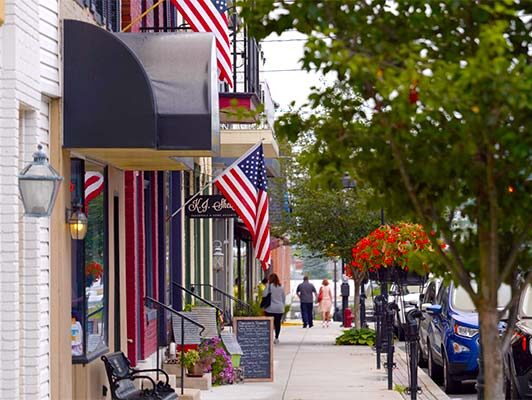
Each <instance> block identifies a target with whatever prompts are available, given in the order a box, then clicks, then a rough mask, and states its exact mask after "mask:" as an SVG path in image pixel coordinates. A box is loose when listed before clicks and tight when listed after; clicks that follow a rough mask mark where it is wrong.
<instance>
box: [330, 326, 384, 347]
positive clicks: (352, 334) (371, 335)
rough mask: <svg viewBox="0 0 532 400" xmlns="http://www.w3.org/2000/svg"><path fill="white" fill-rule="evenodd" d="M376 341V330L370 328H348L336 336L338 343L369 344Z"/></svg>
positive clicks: (371, 344)
mask: <svg viewBox="0 0 532 400" xmlns="http://www.w3.org/2000/svg"><path fill="white" fill-rule="evenodd" d="M374 343H375V331H374V330H373V329H369V328H361V329H355V328H352V329H348V330H345V331H344V332H343V333H342V334H341V335H340V336H338V337H337V338H336V344H337V345H367V346H373V344H374Z"/></svg>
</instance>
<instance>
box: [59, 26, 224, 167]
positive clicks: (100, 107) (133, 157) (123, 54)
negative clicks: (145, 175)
mask: <svg viewBox="0 0 532 400" xmlns="http://www.w3.org/2000/svg"><path fill="white" fill-rule="evenodd" d="M217 84H218V81H217V67H216V53H215V40H214V37H213V35H212V34H208V33H119V34H116V33H111V32H108V31H106V30H104V29H101V28H99V27H97V26H94V25H91V24H87V23H84V22H80V21H74V20H65V21H64V146H65V147H67V148H70V149H77V151H80V152H83V153H88V154H89V155H92V156H94V157H96V158H98V159H103V160H104V161H109V162H110V163H112V164H115V165H117V166H118V167H123V168H127V169H176V168H172V166H173V165H174V164H175V163H176V160H177V161H178V162H179V159H176V157H200V156H215V155H217V154H218V153H219V149H220V127H219V125H220V124H219V107H218V87H217ZM137 164H138V165H137Z"/></svg>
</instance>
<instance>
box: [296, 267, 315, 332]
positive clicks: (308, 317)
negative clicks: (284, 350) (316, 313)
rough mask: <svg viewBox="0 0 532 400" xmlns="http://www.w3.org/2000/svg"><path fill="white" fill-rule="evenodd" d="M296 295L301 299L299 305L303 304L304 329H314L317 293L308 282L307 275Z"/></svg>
mask: <svg viewBox="0 0 532 400" xmlns="http://www.w3.org/2000/svg"><path fill="white" fill-rule="evenodd" d="M296 294H297V297H299V303H300V304H301V318H302V319H303V328H306V327H307V326H308V327H309V328H312V327H313V326H314V324H313V322H312V307H314V295H315V294H317V293H316V288H315V287H314V285H313V284H312V283H310V282H309V281H308V276H307V275H305V277H304V278H303V282H302V283H300V284H299V285H298V287H297V289H296Z"/></svg>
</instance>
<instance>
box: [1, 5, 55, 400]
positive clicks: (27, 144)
mask: <svg viewBox="0 0 532 400" xmlns="http://www.w3.org/2000/svg"><path fill="white" fill-rule="evenodd" d="M58 2H59V1H58V0H7V1H6V23H5V25H3V26H2V27H0V266H1V268H0V399H2V400H3V399H9V400H14V399H28V400H29V399H31V400H40V399H49V398H50V393H49V391H50V389H49V388H50V368H49V353H50V350H49V349H50V344H49V343H50V337H49V324H50V310H49V297H50V295H49V292H50V290H49V269H50V261H49V226H48V224H49V222H48V219H44V218H41V219H31V218H24V217H22V211H23V210H22V205H21V203H20V201H19V198H18V183H17V175H18V172H19V171H20V169H21V168H22V167H23V166H24V165H26V163H27V162H29V161H30V160H31V159H32V154H33V152H34V151H35V150H36V146H37V144H38V143H41V144H43V146H44V148H45V150H46V151H48V143H49V109H50V98H49V97H47V96H50V97H57V96H59V94H60V63H59V54H58V53H59V29H58V26H59V22H58V10H59V5H58Z"/></svg>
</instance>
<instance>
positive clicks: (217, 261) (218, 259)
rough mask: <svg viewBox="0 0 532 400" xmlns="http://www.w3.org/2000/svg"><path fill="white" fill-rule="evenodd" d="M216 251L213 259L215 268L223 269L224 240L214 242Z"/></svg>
mask: <svg viewBox="0 0 532 400" xmlns="http://www.w3.org/2000/svg"><path fill="white" fill-rule="evenodd" d="M213 245H214V252H213V253H212V259H213V261H214V265H213V267H214V270H215V271H221V270H222V269H223V267H224V252H223V251H222V242H221V241H220V240H215V241H214V242H213Z"/></svg>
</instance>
